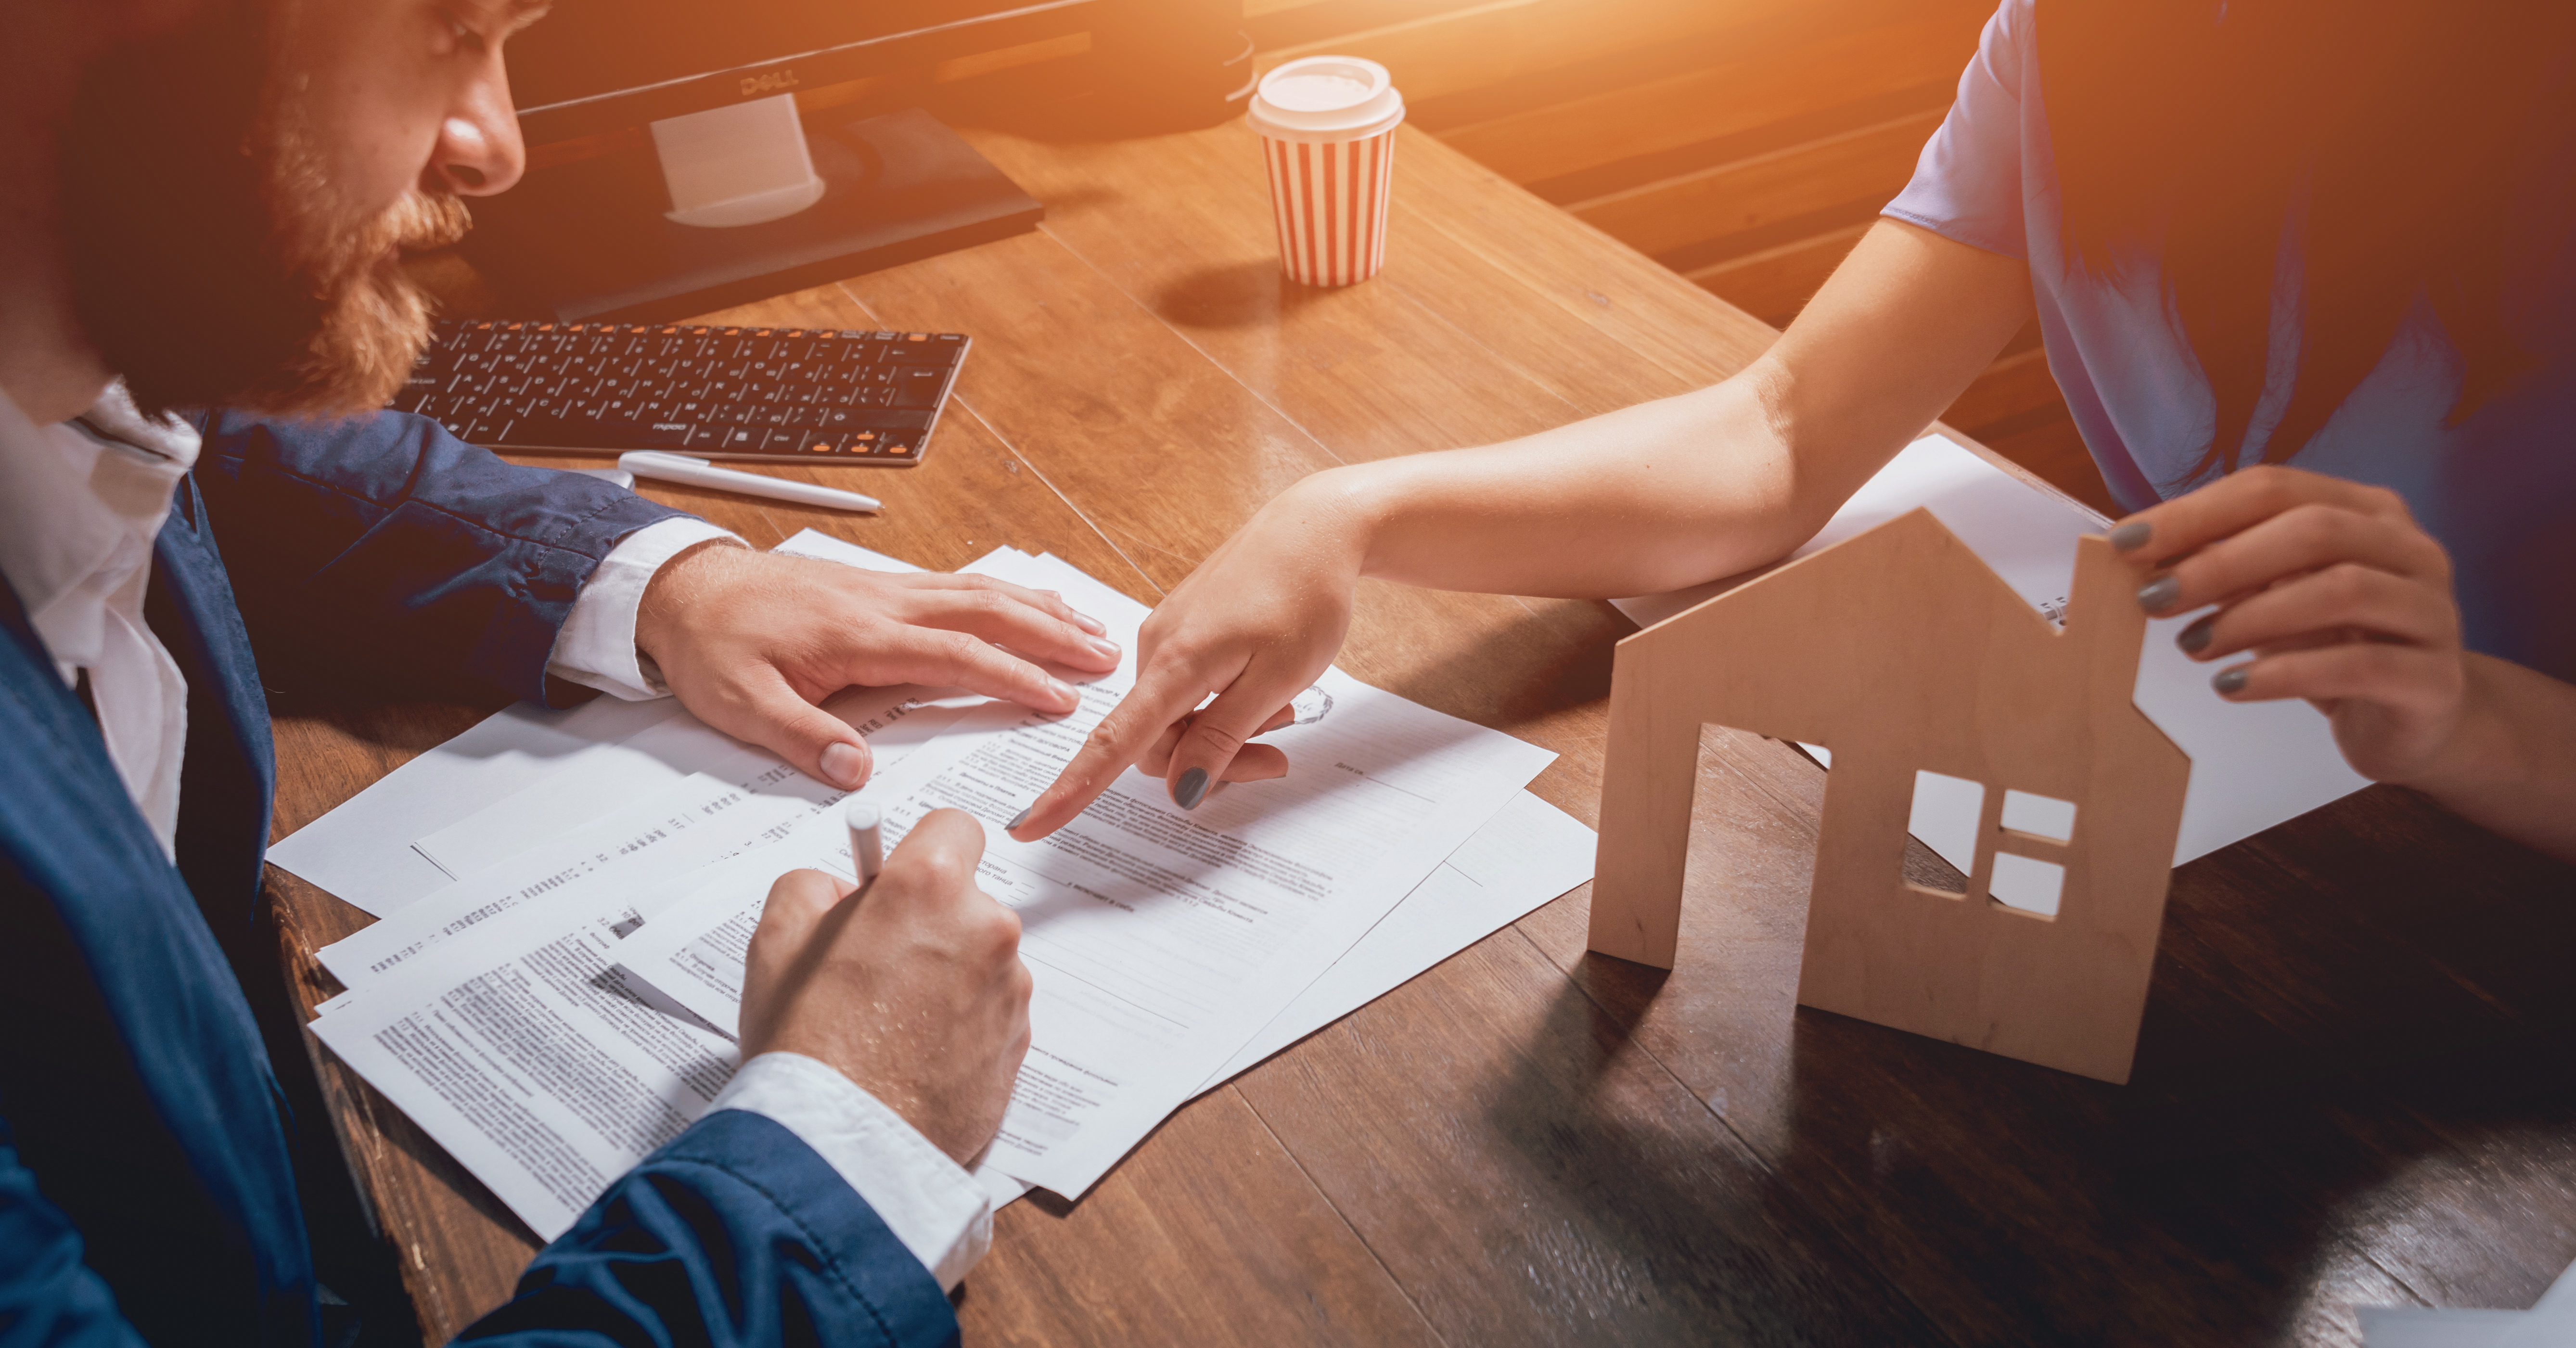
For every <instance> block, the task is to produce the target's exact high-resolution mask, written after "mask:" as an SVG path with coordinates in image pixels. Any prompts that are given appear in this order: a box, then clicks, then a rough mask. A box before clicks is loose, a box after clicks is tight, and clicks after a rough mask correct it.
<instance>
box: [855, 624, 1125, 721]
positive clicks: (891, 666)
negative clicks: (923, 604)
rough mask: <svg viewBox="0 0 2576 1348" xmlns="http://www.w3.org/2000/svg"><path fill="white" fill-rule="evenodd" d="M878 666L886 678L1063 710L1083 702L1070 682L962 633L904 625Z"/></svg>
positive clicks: (1034, 707)
mask: <svg viewBox="0 0 2576 1348" xmlns="http://www.w3.org/2000/svg"><path fill="white" fill-rule="evenodd" d="M877 667H878V668H881V669H884V670H885V671H886V677H887V678H888V680H889V681H891V682H899V683H918V684H924V685H927V686H929V687H932V688H963V689H965V690H967V691H968V692H971V693H978V694H981V695H983V696H985V697H997V698H1000V699H1002V700H1003V701H1005V702H1016V703H1018V704H1020V705H1021V706H1023V707H1027V708H1029V709H1031V710H1033V711H1043V712H1053V713H1055V714H1057V715H1064V714H1066V713H1068V712H1071V711H1072V710H1073V709H1075V708H1076V707H1079V706H1081V705H1082V694H1080V693H1078V692H1075V691H1074V689H1073V685H1071V684H1068V683H1066V682H1065V681H1064V680H1062V679H1059V678H1057V677H1055V676H1054V675H1052V674H1049V673H1047V672H1046V671H1045V670H1043V669H1040V668H1038V667H1037V666H1036V665H1034V664H1031V663H1030V662H1028V661H1027V660H1023V659H1021V658H1020V657H1019V656H1016V655H1013V654H1012V653H1010V652H1009V651H1006V650H1003V649H1002V648H1001V647H999V646H995V645H993V644H992V643H991V642H988V641H984V640H981V639H980V638H976V637H971V636H968V635H967V634H965V633H963V632H942V631H937V630H934V629H930V628H921V627H914V628H907V629H905V630H904V631H903V632H902V633H901V634H899V635H898V636H896V637H895V638H894V640H893V641H892V643H891V644H890V646H889V648H888V649H887V650H885V651H884V652H882V654H881V656H880V659H879V662H878V664H877Z"/></svg>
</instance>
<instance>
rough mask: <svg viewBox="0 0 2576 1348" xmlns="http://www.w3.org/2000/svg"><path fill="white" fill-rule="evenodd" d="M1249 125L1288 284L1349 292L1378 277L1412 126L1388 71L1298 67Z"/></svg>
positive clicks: (1263, 98)
mask: <svg viewBox="0 0 2576 1348" xmlns="http://www.w3.org/2000/svg"><path fill="white" fill-rule="evenodd" d="M1248 116H1249V120H1250V121H1251V123H1252V129H1253V130H1254V131H1257V132H1259V133H1260V135H1261V148H1262V153H1263V156H1264V157H1265V158H1266V159H1267V160H1268V162H1269V167H1270V203H1271V207H1272V210H1273V213H1274V215H1275V216H1276V217H1277V221H1278V226H1279V263H1280V267H1281V269H1282V270H1284V271H1286V272H1287V273H1288V276H1289V279H1291V280H1294V281H1297V282H1300V283H1302V284H1305V285H1310V286H1346V285H1355V284H1357V283H1359V282H1361V281H1365V280H1367V279H1369V278H1370V277H1372V276H1375V275H1377V274H1378V271H1379V270H1380V269H1381V268H1383V267H1384V266H1385V265H1386V210H1387V192H1388V188H1389V185H1390V184H1391V183H1392V182H1393V181H1394V177H1395V129H1396V127H1397V126H1399V125H1401V124H1402V123H1403V121H1404V97H1403V95H1401V94H1399V93H1397V92H1396V90H1395V85H1394V82H1393V81H1392V80H1391V79H1390V78H1389V77H1388V75H1387V73H1386V67H1384V66H1382V65H1379V64H1378V63H1377V62H1375V61H1365V60H1361V59H1359V58H1358V57H1353V56H1309V57H1306V58H1305V59H1303V60H1298V61H1290V62H1288V63H1287V64H1285V65H1282V66H1280V67H1279V68H1278V69H1276V70H1273V71H1271V72H1270V73H1269V74H1267V75H1265V76H1263V77H1262V79H1261V87H1260V89H1259V90H1258V91H1256V92H1255V93H1254V94H1253V96H1252V111H1251V112H1250V113H1249V114H1248Z"/></svg>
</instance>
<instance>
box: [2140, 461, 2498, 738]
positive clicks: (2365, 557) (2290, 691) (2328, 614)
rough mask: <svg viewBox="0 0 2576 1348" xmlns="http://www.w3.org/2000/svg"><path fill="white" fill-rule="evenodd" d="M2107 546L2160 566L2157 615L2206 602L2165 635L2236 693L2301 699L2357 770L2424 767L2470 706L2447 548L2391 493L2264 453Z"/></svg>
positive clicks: (2149, 605)
mask: <svg viewBox="0 0 2576 1348" xmlns="http://www.w3.org/2000/svg"><path fill="white" fill-rule="evenodd" d="M2111 542H2112V544H2113V545H2114V546H2116V547H2119V548H2121V550H2122V551H2124V552H2127V553H2128V554H2129V555H2130V556H2132V557H2135V558H2138V559H2140V560H2143V561H2146V562H2148V563H2149V564H2151V565H2154V566H2157V567H2159V568H2161V570H2160V571H2159V572H2158V574H2156V575H2155V576H2153V577H2152V578H2150V579H2149V580H2148V582H2147V585H2146V588H2144V589H2142V590H2140V591H2138V602H2139V603H2140V604H2141V605H2142V606H2144V607H2145V608H2146V610H2147V612H2149V613H2152V614H2156V615H2159V616H2161V615H2164V614H2167V613H2175V612H2181V611H2184V610H2188V609H2194V608H2199V607H2201V606H2202V605H2205V604H2216V605H2218V606H2219V607H2218V611H2217V612H2215V613H2211V614H2209V615H2207V616H2205V617H2203V618H2202V619H2201V620H2200V621H2198V622H2195V623H2193V624H2192V625H2191V626H2189V627H2186V628H2184V629H2183V630H2182V634H2181V635H2180V636H2179V637H2178V638H2177V640H2178V642H2179V643H2180V644H2181V646H2182V648H2183V650H2184V651H2186V652H2187V653H2189V654H2190V655H2191V657H2192V658H2193V659H2195V660H2200V661H2204V662H2211V663H2215V662H2219V661H2224V660H2227V659H2228V658H2229V657H2231V656H2236V655H2241V654H2247V653H2251V654H2252V655H2253V656H2254V657H2255V658H2254V659H2252V660H2250V661H2243V662H2238V663H2231V664H2228V665H2227V666H2226V667H2225V668H2223V669H2221V670H2219V671H2218V674H2217V675H2216V677H2214V678H2212V679H2211V680H2210V682H2211V684H2212V685H2213V686H2215V687H2216V688H2217V689H2218V692H2219V694H2220V695H2221V696H2223V697H2226V698H2228V699H2229V700H2231V701H2236V702H2263V701H2270V700H2273V699H2276V698H2287V697H2303V698H2306V699H2307V700H2308V701H2310V702H2313V703H2315V704H2316V706H2317V708H2318V710H2320V711H2323V712H2324V713H2325V714H2326V716H2327V718H2328V719H2330V720H2331V721H2333V723H2334V733H2335V742H2336V743H2337V744H2338V745H2340V746H2341V747H2342V749H2343V754H2344V757H2345V758H2346V759H2347V760H2349V761H2350V762H2351V764H2352V766H2353V770H2354V771H2356V772H2359V773H2361V774H2362V775H2363V776H2365V777H2369V778H2371V779H2372V780H2374V781H2383V782H2405V781H2409V780H2411V779H2414V778H2417V777H2420V776H2422V775H2423V774H2424V773H2425V772H2426V771H2427V770H2428V769H2431V768H2434V767H2436V766H2437V765H2438V764H2439V763H2440V762H2441V760H2442V757H2443V755H2444V754H2445V753H2446V752H2447V751H2448V750H2449V749H2450V747H2451V745H2452V743H2453V741H2454V740H2456V739H2457V738H2458V736H2459V729H2460V724H2461V720H2462V718H2463V716H2464V715H2465V713H2466V710H2467V699H2468V690H2469V678H2468V667H2467V653H2466V652H2465V651H2464V650H2462V649H2461V646H2460V610H2459V606H2458V604H2457V603H2455V602H2454V601H2453V599H2452V597H2451V559H2450V557H2449V556H2448V555H2447V554H2445V553H2444V552H2443V551H2442V545H2441V544H2439V543H2436V542H2434V541H2433V538H2432V536H2431V535H2429V534H2427V533H2425V532H2424V530H2423V527H2422V526H2420V525H2418V524H2417V523H2416V522H2415V518H2414V516H2412V515H2410V514H2408V513H2407V510H2406V502H2405V501H2404V500H2403V499H2402V498H2400V497H2399V496H2398V495H2397V493H2395V492H2392V491H2389V490H2387V489H2385V488H2381V487H2369V486H2363V485H2362V484H2360V483H2356V482H2347V481H2344V480H2343V479H2341V478H2333V477H2326V476H2324V475H2322V474H2318V473H2310V472H2303V471H2301V470H2299V469H2296V468H2281V467H2277V466H2273V465H2269V464H2266V465H2263V466H2261V467H2256V468H2249V469H2246V470H2245V471H2243V472H2240V473H2235V474H2232V475H2230V476H2228V477H2226V478H2223V479H2221V480H2220V481H2217V482H2214V483H2212V484H2210V485H2209V486H2207V487H2203V488H2201V489H2200V490H2198V491H2195V492H2192V493H2191V494H2189V495H2187V496H2182V497H2178V498H2176V499H2174V500H2171V501H2167V502H2165V503H2164V504H2162V505H2159V506H2156V507H2154V508H2153V509H2150V510H2145V511H2141V512H2139V513H2138V514H2136V515H2133V516H2131V517H2130V518H2129V519H2128V520H2126V521H2123V522H2122V523H2121V525H2120V526H2119V527H2118V528H2116V529H2113V530H2112V531H2111Z"/></svg>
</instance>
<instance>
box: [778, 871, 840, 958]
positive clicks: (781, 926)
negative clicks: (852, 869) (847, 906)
mask: <svg viewBox="0 0 2576 1348" xmlns="http://www.w3.org/2000/svg"><path fill="white" fill-rule="evenodd" d="M851 890H852V887H851V886H849V885H845V884H842V883H841V882H840V880H839V879H838V878H837V877H835V876H832V875H830V874H828V873H826V872H823V871H816V870H801V871H789V872H788V873H786V874H785V875H782V876H780V877H778V879H777V880H776V881H775V882H773V883H772V884H771V885H770V886H769V899H768V902H766V903H764V904H763V905H761V909H760V930H762V931H775V932H776V933H777V934H778V935H779V936H781V937H783V938H785V939H786V940H787V941H789V943H790V944H801V943H802V941H803V939H804V937H805V936H806V935H807V934H809V933H811V932H812V931H813V929H814V925H815V924H816V923H818V922H821V921H822V920H823V915H824V914H826V913H829V912H831V911H832V908H833V906H834V905H836V904H838V903H840V901H841V900H843V899H846V898H848V897H849V896H850V893H851Z"/></svg>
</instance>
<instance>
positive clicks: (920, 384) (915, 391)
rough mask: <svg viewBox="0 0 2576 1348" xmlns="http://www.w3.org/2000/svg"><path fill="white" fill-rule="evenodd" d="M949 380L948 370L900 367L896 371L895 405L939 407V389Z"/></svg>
mask: <svg viewBox="0 0 2576 1348" xmlns="http://www.w3.org/2000/svg"><path fill="white" fill-rule="evenodd" d="M947 382H948V372H947V371H946V370H925V369H899V370H897V371H895V381H894V387H895V399H894V403H895V406H897V407H937V406H938V405H939V390H940V388H941V386H943V385H945V384H946V383H947Z"/></svg>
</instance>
